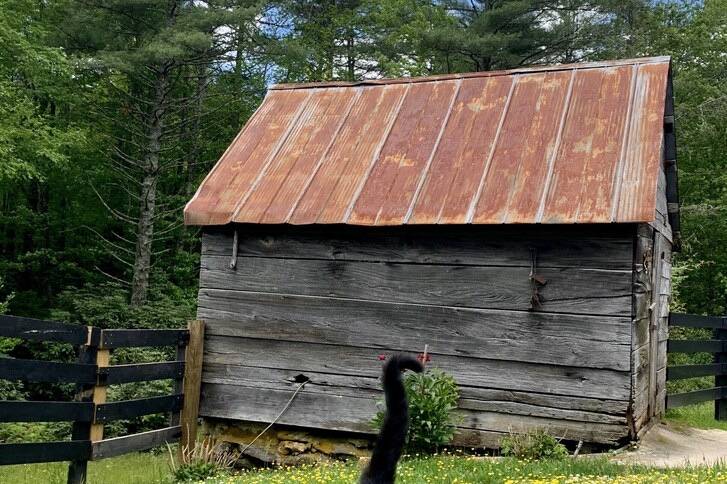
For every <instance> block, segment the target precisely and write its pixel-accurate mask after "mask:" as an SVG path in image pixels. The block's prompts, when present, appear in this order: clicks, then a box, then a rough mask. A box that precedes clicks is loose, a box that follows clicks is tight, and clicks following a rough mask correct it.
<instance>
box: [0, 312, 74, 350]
mask: <svg viewBox="0 0 727 484" xmlns="http://www.w3.org/2000/svg"><path fill="white" fill-rule="evenodd" d="M0 337H8V338H20V339H24V340H29V341H59V342H62V343H70V344H73V345H82V344H86V340H87V339H88V327H86V326H80V325H77V324H68V323H59V322H57V321H45V320H43V319H33V318H24V317H20V316H9V315H0Z"/></svg>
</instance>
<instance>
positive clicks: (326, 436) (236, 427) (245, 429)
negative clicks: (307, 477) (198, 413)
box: [204, 420, 373, 467]
mask: <svg viewBox="0 0 727 484" xmlns="http://www.w3.org/2000/svg"><path fill="white" fill-rule="evenodd" d="M204 427H205V433H207V434H209V435H211V436H213V437H215V438H216V439H218V440H220V441H222V442H225V443H227V444H228V445H229V446H230V450H233V451H237V452H239V451H242V449H244V448H245V447H246V446H247V445H248V444H249V443H250V442H252V441H253V439H255V437H256V436H257V435H258V434H259V433H260V432H262V431H263V429H264V428H265V427H267V425H266V424H259V423H252V422H234V421H227V420H205V422H204ZM372 445H373V442H372V440H369V439H366V438H361V437H358V436H350V435H347V434H342V433H336V432H325V431H310V430H298V429H290V428H285V427H277V426H273V427H272V428H271V429H269V430H268V431H267V432H265V433H264V434H263V435H262V436H261V437H259V438H258V439H257V440H256V441H255V443H254V444H253V445H251V446H250V447H249V448H248V449H247V450H246V451H245V455H243V456H242V457H241V458H240V461H239V463H238V464H239V465H240V466H242V467H245V466H249V465H259V464H261V463H263V464H277V465H300V464H313V463H319V462H329V461H332V460H348V459H359V458H361V457H368V456H369V455H370V454H371V448H372Z"/></svg>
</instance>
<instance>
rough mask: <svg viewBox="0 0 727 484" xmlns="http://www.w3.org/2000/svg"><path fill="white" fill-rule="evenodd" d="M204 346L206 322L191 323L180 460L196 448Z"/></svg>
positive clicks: (185, 369) (186, 357)
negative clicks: (188, 449) (187, 452)
mask: <svg viewBox="0 0 727 484" xmlns="http://www.w3.org/2000/svg"><path fill="white" fill-rule="evenodd" d="M203 345H204V322H203V321H190V323H189V343H188V344H187V352H186V356H185V365H184V407H183V408H182V416H181V422H180V425H181V426H182V438H181V440H180V441H179V458H180V460H181V457H182V453H183V451H184V449H187V448H190V447H192V446H194V444H195V442H196V440H197V416H198V415H199V397H200V387H201V385H202V349H203Z"/></svg>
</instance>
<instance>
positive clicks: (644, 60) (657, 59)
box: [268, 56, 671, 90]
mask: <svg viewBox="0 0 727 484" xmlns="http://www.w3.org/2000/svg"><path fill="white" fill-rule="evenodd" d="M663 62H671V57H670V56H653V57H636V58H633V59H617V60H605V61H594V62H577V63H571V64H542V65H538V66H531V67H519V68H515V69H506V70H500V71H481V72H463V73H453V74H438V75H433V76H421V77H394V78H383V79H365V80H362V81H318V82H302V83H287V84H286V83H284V84H273V85H271V86H270V87H268V89H271V90H290V89H316V88H318V89H320V88H329V87H357V86H382V85H388V84H414V83H419V82H438V81H450V80H458V79H471V78H480V77H496V76H511V75H513V74H523V73H536V72H552V71H565V70H571V69H577V70H583V69H598V68H604V67H617V66H624V65H634V64H657V63H663Z"/></svg>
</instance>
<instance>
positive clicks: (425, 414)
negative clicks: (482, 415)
mask: <svg viewBox="0 0 727 484" xmlns="http://www.w3.org/2000/svg"><path fill="white" fill-rule="evenodd" d="M404 388H405V389H406V395H407V399H408V401H409V430H408V433H407V438H406V451H407V452H409V453H414V452H424V453H427V452H434V451H436V450H437V449H439V448H440V447H441V446H443V445H446V444H448V443H449V442H451V440H452V437H453V436H454V431H455V425H456V423H457V417H456V415H455V414H454V411H455V410H456V409H457V401H458V400H459V387H458V386H457V382H456V381H455V380H454V378H453V377H452V376H451V375H448V374H447V373H445V372H443V371H441V370H438V369H432V370H427V371H425V372H423V373H407V375H406V376H405V377H404ZM384 414H385V412H384V411H383V410H382V411H380V412H378V413H377V414H376V416H375V417H374V419H373V422H372V424H373V426H374V428H376V429H380V428H381V425H382V424H383V421H384Z"/></svg>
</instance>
